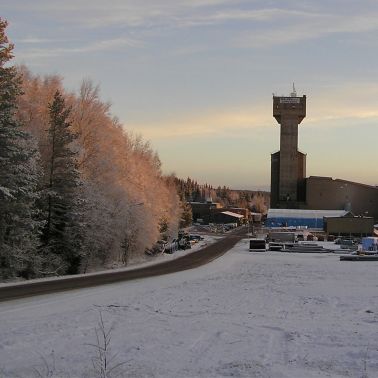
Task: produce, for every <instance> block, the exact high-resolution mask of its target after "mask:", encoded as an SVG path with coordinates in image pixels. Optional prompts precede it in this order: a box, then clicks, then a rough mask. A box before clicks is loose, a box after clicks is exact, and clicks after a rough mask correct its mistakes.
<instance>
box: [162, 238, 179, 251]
mask: <svg viewBox="0 0 378 378" xmlns="http://www.w3.org/2000/svg"><path fill="white" fill-rule="evenodd" d="M178 249H179V243H178V239H173V240H172V241H170V242H168V243H167V245H166V247H165V250H164V252H165V253H174V252H176V251H177V250H178Z"/></svg>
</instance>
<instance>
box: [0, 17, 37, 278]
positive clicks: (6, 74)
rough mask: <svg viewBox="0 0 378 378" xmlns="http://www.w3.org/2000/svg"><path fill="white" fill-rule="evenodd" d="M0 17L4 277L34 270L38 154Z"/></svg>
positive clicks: (0, 263) (0, 273) (0, 268)
mask: <svg viewBox="0 0 378 378" xmlns="http://www.w3.org/2000/svg"><path fill="white" fill-rule="evenodd" d="M6 27H7V21H5V20H3V19H1V18H0V277H2V278H7V277H11V276H15V275H19V274H21V275H24V276H29V275H30V274H32V271H33V270H34V268H35V267H34V264H35V260H34V257H35V254H34V252H35V250H36V243H37V232H38V228H39V223H38V222H37V221H36V220H35V210H34V209H35V206H34V205H35V200H36V198H37V192H36V188H37V183H38V173H37V172H38V167H37V161H38V155H37V150H36V145H35V143H34V141H33V140H32V138H31V136H30V135H29V134H27V133H26V132H24V131H23V130H22V128H21V125H20V124H19V123H18V122H17V121H16V118H15V113H16V110H17V105H16V101H17V97H18V96H19V95H20V94H21V89H20V86H21V78H20V77H19V76H18V74H17V71H16V69H15V67H13V66H9V67H6V66H5V65H6V64H7V63H8V62H9V61H10V60H11V59H12V57H13V55H12V50H13V45H12V44H10V43H9V42H8V38H7V36H6V34H5V29H6Z"/></svg>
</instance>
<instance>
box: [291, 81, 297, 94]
mask: <svg viewBox="0 0 378 378" xmlns="http://www.w3.org/2000/svg"><path fill="white" fill-rule="evenodd" d="M290 96H291V97H297V91H296V90H295V85H294V83H293V92H291V93H290Z"/></svg>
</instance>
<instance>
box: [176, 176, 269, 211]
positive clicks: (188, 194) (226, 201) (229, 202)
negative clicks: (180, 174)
mask: <svg viewBox="0 0 378 378" xmlns="http://www.w3.org/2000/svg"><path fill="white" fill-rule="evenodd" d="M174 180H175V183H176V186H177V191H178V193H179V196H180V199H181V200H182V201H183V202H192V201H193V202H205V201H208V200H211V201H213V202H219V203H220V204H221V205H222V206H224V207H241V208H247V209H249V210H251V211H254V212H259V213H262V214H265V213H266V212H267V210H268V204H269V201H270V193H268V192H263V191H253V190H235V189H230V188H228V187H226V186H223V187H221V186H218V187H216V188H214V187H212V186H211V185H208V184H198V182H197V181H195V180H193V179H191V178H190V177H188V178H187V179H186V180H184V179H179V178H174Z"/></svg>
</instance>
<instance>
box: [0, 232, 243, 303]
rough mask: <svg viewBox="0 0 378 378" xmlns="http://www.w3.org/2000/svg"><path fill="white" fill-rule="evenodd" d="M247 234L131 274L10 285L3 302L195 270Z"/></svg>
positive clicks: (1, 290) (0, 296)
mask: <svg viewBox="0 0 378 378" xmlns="http://www.w3.org/2000/svg"><path fill="white" fill-rule="evenodd" d="M245 235H246V229H245V228H244V227H241V228H240V229H236V230H234V231H233V232H231V233H229V234H227V236H226V237H225V238H223V239H221V240H219V241H217V242H216V243H214V244H211V245H209V246H208V247H205V248H203V249H201V250H200V251H196V252H193V253H189V254H187V255H185V256H182V257H178V258H177V259H173V260H171V261H166V262H163V263H159V264H155V265H151V266H146V267H142V268H136V269H133V270H128V271H116V272H114V271H106V272H100V273H96V274H90V275H88V276H79V277H75V276H70V277H62V278H59V279H56V280H48V281H43V280H42V281H38V282H23V283H18V284H15V285H10V286H9V285H7V286H3V287H0V302H1V301H6V300H11V299H16V298H21V297H29V296H33V295H38V294H47V293H53V292H57V291H65V290H72V289H78V288H83V287H89V286H98V285H103V284H108V283H114V282H118V281H129V280H134V279H137V278H145V277H152V276H160V275H163V274H169V273H174V272H179V271H182V270H187V269H193V268H196V267H198V266H201V265H204V264H206V263H208V262H210V261H212V260H214V259H216V258H218V257H220V256H222V255H223V254H225V253H226V252H227V251H228V250H230V249H231V248H232V247H233V246H234V245H235V244H236V243H237V242H238V241H239V240H241V239H242V238H243V237H245Z"/></svg>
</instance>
